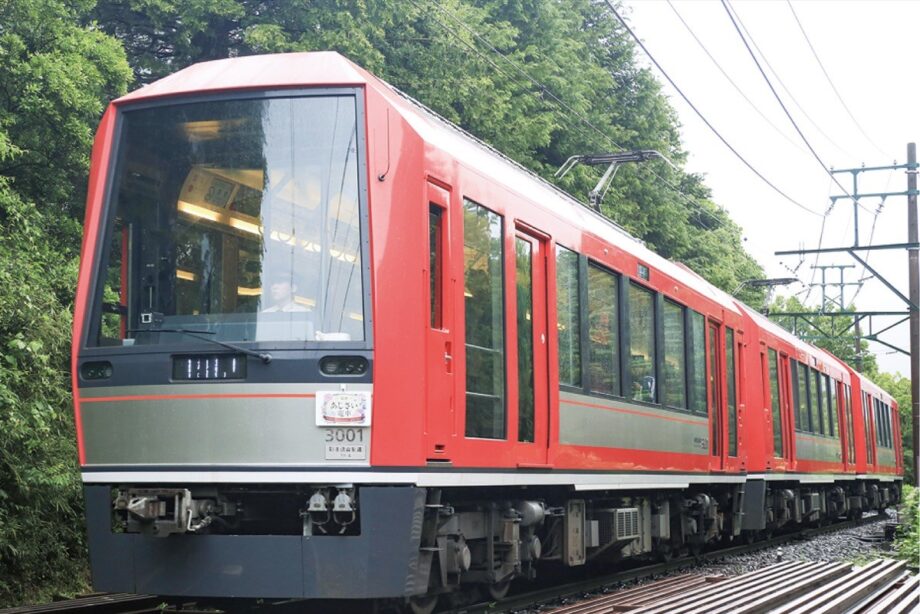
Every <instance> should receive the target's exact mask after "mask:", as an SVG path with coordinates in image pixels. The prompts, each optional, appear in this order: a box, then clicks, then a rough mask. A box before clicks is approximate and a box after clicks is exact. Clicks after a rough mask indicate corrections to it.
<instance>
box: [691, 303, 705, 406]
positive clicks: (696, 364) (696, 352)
mask: <svg viewBox="0 0 920 614" xmlns="http://www.w3.org/2000/svg"><path fill="white" fill-rule="evenodd" d="M695 325H698V326H699V329H698V330H695V329H694V326H695ZM694 332H698V333H699V335H698V336H699V339H695V338H694ZM686 334H687V344H686V345H687V405H688V410H689V411H690V412H691V413H692V414H694V415H696V416H709V404H708V398H707V397H708V393H707V385H708V382H707V381H706V316H704V315H703V314H702V313H700V312H698V311H696V310H694V309H687V328H686ZM697 346H699V347H697ZM698 372H699V373H698ZM697 384H699V385H700V386H699V388H697Z"/></svg>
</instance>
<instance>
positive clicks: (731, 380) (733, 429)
mask: <svg viewBox="0 0 920 614" xmlns="http://www.w3.org/2000/svg"><path fill="white" fill-rule="evenodd" d="M725 381H726V384H727V387H728V455H729V456H737V455H738V405H737V399H736V396H735V391H736V389H735V331H733V330H732V329H730V328H728V327H726V328H725Z"/></svg>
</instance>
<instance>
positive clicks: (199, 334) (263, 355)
mask: <svg viewBox="0 0 920 614" xmlns="http://www.w3.org/2000/svg"><path fill="white" fill-rule="evenodd" d="M125 332H129V333H179V334H181V335H188V336H189V337H194V338H195V339H201V340H202V341H208V342H210V343H216V344H217V345H220V346H222V347H225V348H227V349H230V350H233V351H235V352H240V353H241V354H246V355H247V356H255V357H256V358H258V359H259V360H261V361H262V362H264V363H265V364H268V363H270V362H271V361H272V355H271V354H269V353H268V352H256V351H255V350H248V349H246V348H242V347H240V346H238V345H233V344H232V343H227V342H226V341H220V340H218V339H211V338H210V337H207V336H205V335H216V334H217V333H215V332H214V331H210V330H188V329H185V328H131V329H128V330H127V331H125Z"/></svg>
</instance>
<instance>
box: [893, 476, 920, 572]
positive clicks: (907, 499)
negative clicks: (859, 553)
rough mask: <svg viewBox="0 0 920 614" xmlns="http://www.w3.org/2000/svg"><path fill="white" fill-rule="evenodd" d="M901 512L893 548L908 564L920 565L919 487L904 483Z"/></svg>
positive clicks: (912, 565)
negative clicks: (902, 521)
mask: <svg viewBox="0 0 920 614" xmlns="http://www.w3.org/2000/svg"><path fill="white" fill-rule="evenodd" d="M901 514H902V517H903V520H904V523H903V524H902V525H901V526H900V527H898V534H897V536H896V537H895V542H894V547H895V550H896V551H897V553H898V557H900V558H902V559H905V560H906V561H907V564H908V565H910V566H911V567H920V488H917V487H916V486H910V485H908V484H905V485H904V502H903V504H902V509H901Z"/></svg>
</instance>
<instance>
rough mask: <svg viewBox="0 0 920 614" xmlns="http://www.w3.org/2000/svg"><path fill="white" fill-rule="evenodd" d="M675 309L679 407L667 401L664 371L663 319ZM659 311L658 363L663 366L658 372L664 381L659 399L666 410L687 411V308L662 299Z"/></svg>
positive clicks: (668, 386)
mask: <svg viewBox="0 0 920 614" xmlns="http://www.w3.org/2000/svg"><path fill="white" fill-rule="evenodd" d="M675 308H676V309H677V314H678V321H679V322H680V327H681V329H680V335H679V343H680V348H679V351H678V352H677V355H678V358H679V360H680V361H682V364H681V371H682V374H683V377H681V378H680V380H681V386H682V390H681V403H680V404H679V405H673V404H671V403H669V402H668V401H669V399H668V395H669V389H670V388H671V386H670V385H669V384H668V381H667V372H666V371H665V369H666V368H667V364H666V363H667V358H668V349H667V344H668V334H667V327H666V326H665V318H666V316H667V313H668V309H671V310H673V309H675ZM660 311H661V332H662V334H661V335H660V337H661V345H662V351H661V352H660V353H659V355H660V359H661V360H660V362H662V363H663V364H662V366H661V367H660V369H659V370H660V371H661V372H662V375H663V378H662V379H663V380H664V381H662V382H661V386H660V387H659V388H661V389H662V390H664V394H663V395H662V397H661V404H662V405H663V406H664V407H666V408H668V409H675V410H678V411H687V410H689V409H690V398H689V397H690V395H689V387H690V386H689V374H688V369H687V363H688V362H689V361H688V351H687V345H688V344H687V338H688V335H689V331H688V330H687V328H688V326H687V325H688V322H687V307H686V306H685V305H681V304H680V303H678V302H676V301H673V300H671V299H670V298H667V297H664V298H663V301H662V307H661V310H660ZM672 313H673V312H672Z"/></svg>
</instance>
